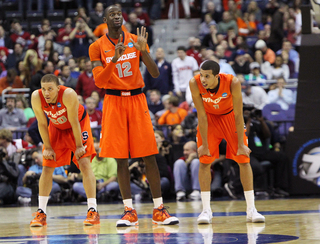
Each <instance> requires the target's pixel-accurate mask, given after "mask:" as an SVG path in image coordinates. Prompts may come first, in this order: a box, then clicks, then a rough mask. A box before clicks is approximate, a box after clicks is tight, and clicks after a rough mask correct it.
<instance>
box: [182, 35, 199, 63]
mask: <svg viewBox="0 0 320 244" xmlns="http://www.w3.org/2000/svg"><path fill="white" fill-rule="evenodd" d="M200 48H201V41H200V39H199V38H193V39H192V41H191V42H190V48H189V49H188V50H187V52H186V53H187V55H188V56H191V57H194V58H195V60H197V62H198V65H199V66H200V64H201V63H202V59H201V57H202V55H201V53H200Z"/></svg>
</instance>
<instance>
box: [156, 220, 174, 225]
mask: <svg viewBox="0 0 320 244" xmlns="http://www.w3.org/2000/svg"><path fill="white" fill-rule="evenodd" d="M152 224H155V225H177V224H179V220H173V221H171V222H169V223H163V222H158V221H153V220H152Z"/></svg>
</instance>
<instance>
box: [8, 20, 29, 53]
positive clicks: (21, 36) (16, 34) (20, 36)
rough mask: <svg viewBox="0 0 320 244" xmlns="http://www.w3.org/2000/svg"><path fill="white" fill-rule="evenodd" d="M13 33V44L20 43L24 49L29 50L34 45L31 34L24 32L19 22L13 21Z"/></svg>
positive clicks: (11, 36)
mask: <svg viewBox="0 0 320 244" xmlns="http://www.w3.org/2000/svg"><path fill="white" fill-rule="evenodd" d="M12 30H13V33H12V34H11V35H10V38H11V40H12V42H13V43H14V44H15V43H20V44H21V45H22V46H23V47H24V48H27V47H28V46H29V45H31V44H32V43H33V41H32V40H31V36H30V33H29V32H26V31H23V30H22V26H21V25H20V22H19V20H17V19H16V20H13V22H12Z"/></svg>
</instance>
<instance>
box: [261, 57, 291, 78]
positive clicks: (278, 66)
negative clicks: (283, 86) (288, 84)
mask: <svg viewBox="0 0 320 244" xmlns="http://www.w3.org/2000/svg"><path fill="white" fill-rule="evenodd" d="M266 75H267V78H268V79H269V80H271V79H278V78H280V77H283V78H284V79H286V80H287V79H289V76H290V70H289V67H288V65H286V64H284V63H283V58H282V56H281V55H277V56H276V61H275V62H274V64H273V65H271V66H270V67H269V69H268V72H267V73H266Z"/></svg>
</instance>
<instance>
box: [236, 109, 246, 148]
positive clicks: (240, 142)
mask: <svg viewBox="0 0 320 244" xmlns="http://www.w3.org/2000/svg"><path fill="white" fill-rule="evenodd" d="M235 120H236V129H237V135H238V146H243V135H244V121H243V117H242V115H235Z"/></svg>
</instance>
